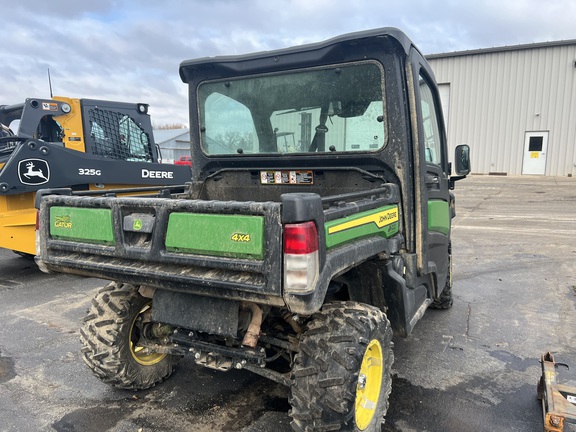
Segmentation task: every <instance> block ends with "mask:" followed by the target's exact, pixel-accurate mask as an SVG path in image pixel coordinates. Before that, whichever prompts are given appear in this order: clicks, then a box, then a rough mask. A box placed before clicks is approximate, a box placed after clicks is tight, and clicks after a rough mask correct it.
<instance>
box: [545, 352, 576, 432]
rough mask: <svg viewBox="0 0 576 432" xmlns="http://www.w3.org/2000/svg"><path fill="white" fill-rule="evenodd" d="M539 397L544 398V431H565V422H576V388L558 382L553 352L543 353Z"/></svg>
mask: <svg viewBox="0 0 576 432" xmlns="http://www.w3.org/2000/svg"><path fill="white" fill-rule="evenodd" d="M541 363H542V377H541V378H540V382H539V383H538V399H540V400H542V412H543V414H544V432H562V431H564V422H566V423H572V424H576V388H574V387H568V386H564V385H561V384H558V382H557V381H556V363H555V362H554V357H553V356H552V354H551V353H549V352H547V353H545V354H542V359H541Z"/></svg>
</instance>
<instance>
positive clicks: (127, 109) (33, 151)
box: [0, 96, 190, 256]
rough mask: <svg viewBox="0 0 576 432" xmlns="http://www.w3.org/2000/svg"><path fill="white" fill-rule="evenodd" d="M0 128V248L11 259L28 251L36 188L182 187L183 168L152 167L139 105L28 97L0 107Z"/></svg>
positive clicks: (153, 153)
mask: <svg viewBox="0 0 576 432" xmlns="http://www.w3.org/2000/svg"><path fill="white" fill-rule="evenodd" d="M0 124H2V125H3V126H2V128H1V131H0V247H1V248H5V249H11V250H13V251H14V252H16V253H17V254H19V255H23V256H33V255H34V254H35V252H36V244H35V227H36V209H35V208H34V201H35V197H36V191H37V190H39V189H41V188H46V187H50V188H60V187H67V188H72V189H73V190H76V191H94V192H93V193H94V194H98V193H104V192H105V193H107V194H110V193H117V194H119V195H122V194H129V193H132V192H131V189H130V187H131V186H138V187H140V189H141V188H142V186H150V187H152V186H154V187H155V188H156V190H157V189H158V186H162V187H166V186H170V185H178V184H183V183H185V182H188V181H190V169H189V168H188V167H185V166H175V165H172V164H160V163H159V160H160V152H159V148H158V146H156V145H155V144H154V138H153V134H152V124H151V121H150V116H149V114H148V105H147V104H143V103H123V102H111V101H102V100H93V99H74V98H68V97H58V96H55V97H53V98H51V99H38V98H28V99H26V101H25V102H24V103H21V104H17V105H0ZM13 130H15V131H16V132H15V133H14V132H13ZM140 193H142V192H140Z"/></svg>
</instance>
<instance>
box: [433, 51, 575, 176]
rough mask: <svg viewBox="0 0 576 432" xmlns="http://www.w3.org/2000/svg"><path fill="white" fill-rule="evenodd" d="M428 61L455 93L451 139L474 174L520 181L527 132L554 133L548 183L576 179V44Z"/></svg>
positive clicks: (451, 106) (455, 55)
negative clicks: (466, 154)
mask: <svg viewBox="0 0 576 432" xmlns="http://www.w3.org/2000/svg"><path fill="white" fill-rule="evenodd" d="M573 42H574V43H572V44H567V43H566V42H564V43H560V44H558V45H555V44H554V43H549V44H539V46H535V47H534V48H527V46H521V48H519V49H514V47H506V48H507V49H494V50H492V51H491V50H477V51H474V52H470V54H467V53H466V52H463V53H452V54H450V53H448V54H446V55H445V56H443V55H441V54H440V55H435V56H430V58H429V61H430V64H431V65H432V68H433V70H434V73H435V75H436V80H437V81H438V82H439V83H442V84H448V85H449V86H450V92H449V95H450V101H449V103H448V106H449V112H448V113H444V115H445V116H446V118H448V120H449V121H448V139H449V145H450V148H451V149H454V147H455V146H456V145H458V144H463V143H465V144H469V145H470V147H471V157H472V172H474V173H482V174H489V173H506V174H508V175H520V174H521V173H522V161H523V151H524V137H525V133H526V132H534V131H548V132H549V140H548V152H547V160H546V175H552V176H565V175H576V152H575V147H576V83H575V81H576V68H575V67H574V61H575V60H576V41H573Z"/></svg>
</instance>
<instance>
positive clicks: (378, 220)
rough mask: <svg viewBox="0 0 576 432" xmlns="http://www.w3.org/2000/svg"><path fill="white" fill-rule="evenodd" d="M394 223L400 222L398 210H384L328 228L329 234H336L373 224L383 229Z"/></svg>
mask: <svg viewBox="0 0 576 432" xmlns="http://www.w3.org/2000/svg"><path fill="white" fill-rule="evenodd" d="M394 222H398V209H397V208H393V209H388V210H384V211H381V212H378V213H374V214H371V215H368V216H364V217H361V218H358V219H354V220H351V221H348V222H344V223H342V224H340V225H335V226H333V227H330V228H328V234H335V233H337V232H340V231H344V230H347V229H350V228H356V227H359V226H362V225H368V224H371V223H374V224H375V225H376V226H377V227H378V228H382V227H385V226H386V225H390V224H392V223H394Z"/></svg>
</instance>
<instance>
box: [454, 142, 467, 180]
mask: <svg viewBox="0 0 576 432" xmlns="http://www.w3.org/2000/svg"><path fill="white" fill-rule="evenodd" d="M454 161H455V162H456V175H458V176H467V175H468V174H470V147H469V146H468V145H467V144H461V145H459V146H456V151H455V155H454Z"/></svg>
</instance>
